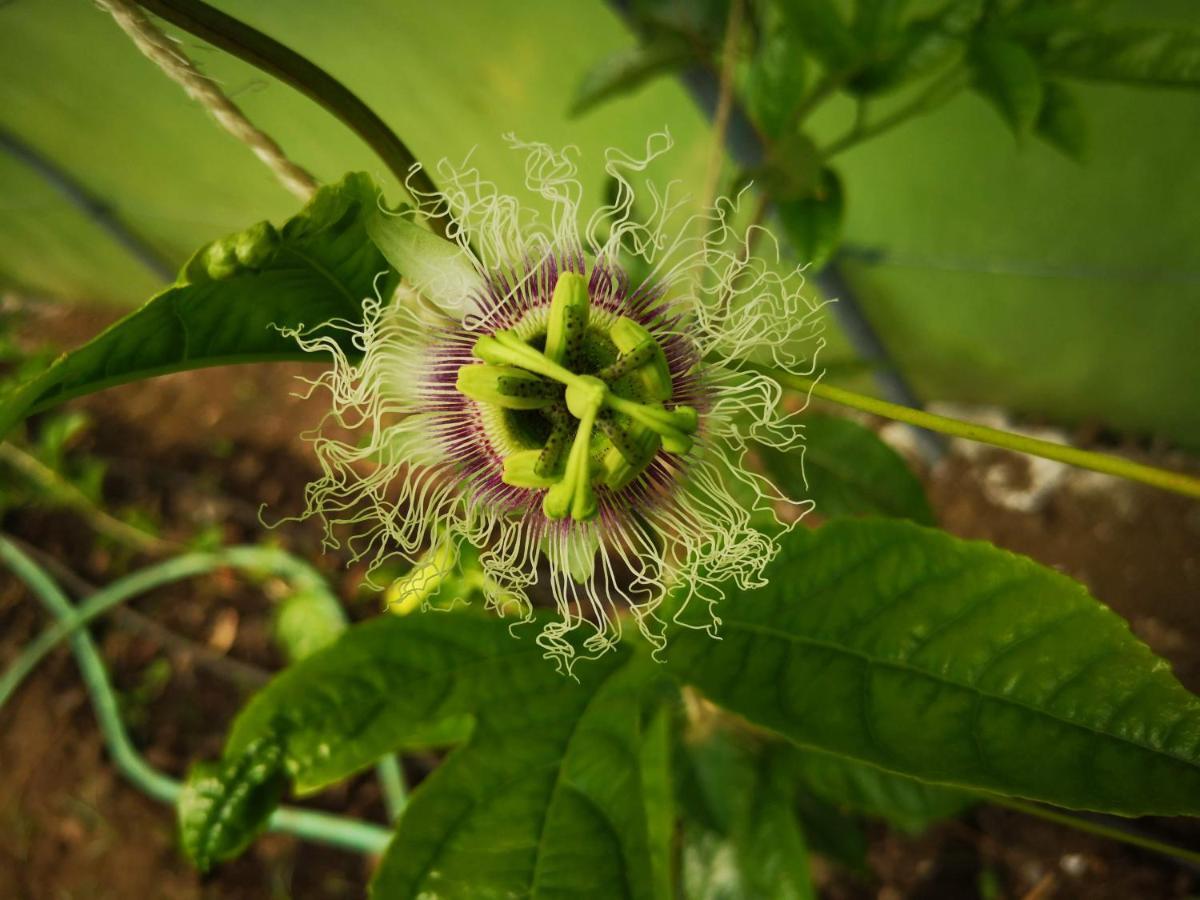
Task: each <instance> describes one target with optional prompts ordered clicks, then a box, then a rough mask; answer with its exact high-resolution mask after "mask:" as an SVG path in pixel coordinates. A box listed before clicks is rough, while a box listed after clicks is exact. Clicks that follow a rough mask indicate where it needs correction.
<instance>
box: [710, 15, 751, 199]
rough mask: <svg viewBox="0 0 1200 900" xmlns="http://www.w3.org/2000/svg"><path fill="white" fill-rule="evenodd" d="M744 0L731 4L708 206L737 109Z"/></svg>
mask: <svg viewBox="0 0 1200 900" xmlns="http://www.w3.org/2000/svg"><path fill="white" fill-rule="evenodd" d="M744 6H745V3H744V0H733V2H732V3H730V4H729V18H728V19H727V21H726V23H725V41H724V43H723V45H722V47H721V73H720V81H719V83H718V89H717V107H716V109H715V110H714V112H713V120H712V142H711V143H710V144H709V149H708V165H707V166H706V168H705V173H704V187H703V190H702V192H701V194H700V196H701V199H702V200H703V201H704V205H705V206H706V207H709V206H712V205H713V204H714V203H715V202H716V195H717V183H718V181H719V180H720V176H721V160H722V159H723V158H724V156H725V152H724V148H725V132H726V131H727V129H728V128H729V113H730V110H731V109H732V108H733V71H734V67H735V66H736V64H737V53H738V40H739V39H740V36H741V31H742V12H743V7H744Z"/></svg>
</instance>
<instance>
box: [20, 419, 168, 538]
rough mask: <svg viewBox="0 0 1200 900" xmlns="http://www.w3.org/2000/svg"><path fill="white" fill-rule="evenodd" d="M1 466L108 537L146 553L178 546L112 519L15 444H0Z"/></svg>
mask: <svg viewBox="0 0 1200 900" xmlns="http://www.w3.org/2000/svg"><path fill="white" fill-rule="evenodd" d="M0 463H4V464H5V465H7V466H9V467H10V468H12V469H15V470H16V471H17V472H19V473H20V474H22V475H24V476H25V477H26V478H28V479H29V480H30V481H32V482H34V483H35V484H37V485H39V486H40V487H41V488H42V490H44V491H45V492H46V493H47V494H48V495H49V496H50V498H51V499H52V500H54V501H56V502H58V503H61V504H62V505H63V506H66V507H68V508H70V509H73V510H75V511H76V512H77V513H79V514H80V515H81V516H83V517H84V518H85V519H87V520H88V523H89V524H90V525H91V526H92V527H93V528H95V529H96V531H98V532H100V534H102V535H104V536H105V537H107V538H110V539H112V540H114V541H117V542H118V543H121V544H124V545H126V546H127V547H130V548H132V549H134V550H137V551H140V552H143V553H158V554H161V553H165V552H166V551H168V550H171V549H173V548H174V547H175V545H174V544H173V543H172V542H171V541H165V540H163V539H161V538H157V537H155V536H154V535H152V534H148V533H147V532H145V531H142V530H141V529H140V528H134V527H133V526H132V525H129V524H128V523H126V522H122V521H121V520H120V519H117V518H114V517H113V516H110V515H109V514H108V513H106V512H105V511H104V510H102V509H100V508H98V507H97V506H96V504H94V503H93V502H92V501H91V498H89V497H88V496H87V495H86V494H85V493H84V492H83V491H81V490H79V488H77V487H76V486H75V485H73V484H71V482H69V481H67V480H66V479H65V478H63V477H62V476H61V475H60V474H59V473H58V472H55V471H54V470H53V469H51V468H50V467H49V466H47V465H46V464H45V463H43V462H42V461H41V460H40V459H38V458H37V457H35V456H33V455H32V454H29V453H26V452H25V451H24V450H22V449H21V448H20V447H18V446H17V445H16V444H11V443H7V442H5V443H0Z"/></svg>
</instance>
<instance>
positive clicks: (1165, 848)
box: [987, 794, 1200, 865]
mask: <svg viewBox="0 0 1200 900" xmlns="http://www.w3.org/2000/svg"><path fill="white" fill-rule="evenodd" d="M987 800H988V802H989V803H992V804H994V805H996V806H1003V807H1006V808H1008V809H1012V810H1015V811H1017V812H1020V813H1025V814H1026V815H1030V816H1036V817H1037V818H1039V819H1045V820H1046V821H1047V822H1054V823H1055V824H1057V825H1065V826H1067V827H1068V828H1073V829H1075V830H1076V831H1083V832H1087V833H1088V834H1094V835H1096V836H1098V837H1102V838H1108V839H1110V840H1114V841H1120V842H1121V843H1123V844H1131V845H1132V846H1134V847H1141V848H1143V849H1145V850H1152V851H1153V852H1155V853H1161V854H1162V855H1164V856H1171V857H1174V858H1176V859H1181V860H1185V861H1187V862H1190V863H1192V864H1193V865H1200V852H1197V851H1195V850H1189V849H1187V848H1186V847H1179V846H1176V845H1174V844H1168V843H1165V842H1163V841H1159V840H1156V839H1154V838H1152V837H1146V836H1145V835H1142V834H1136V833H1134V832H1131V831H1125V830H1123V829H1121V828H1115V827H1113V826H1111V825H1105V824H1103V823H1101V822H1093V821H1090V820H1088V819H1083V818H1080V817H1079V816H1072V815H1067V814H1066V813H1061V812H1058V811H1057V810H1053V809H1047V808H1046V807H1044V806H1038V805H1037V804H1035V803H1026V802H1025V801H1023V800H1014V799H1013V798H1011V797H996V796H993V795H990V794H989V795H988V796H987Z"/></svg>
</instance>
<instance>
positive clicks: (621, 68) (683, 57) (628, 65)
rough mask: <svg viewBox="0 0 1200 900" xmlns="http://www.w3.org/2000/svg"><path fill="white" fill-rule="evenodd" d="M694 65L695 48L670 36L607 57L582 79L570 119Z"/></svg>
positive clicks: (659, 37)
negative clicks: (689, 65)
mask: <svg viewBox="0 0 1200 900" xmlns="http://www.w3.org/2000/svg"><path fill="white" fill-rule="evenodd" d="M695 61H696V53H695V51H694V50H693V49H692V47H691V46H690V45H689V44H688V43H687V42H686V41H684V40H682V39H681V38H680V37H678V36H676V35H673V34H669V33H661V34H656V35H654V36H652V37H650V38H649V39H648V40H647V41H646V42H645V43H641V44H638V45H637V46H636V47H627V48H625V49H624V50H618V51H617V52H616V53H613V54H610V55H609V56H606V57H604V59H602V60H600V62H598V63H596V65H594V66H593V67H592V68H591V69H589V70H588V72H587V73H586V74H585V75H584V76H583V80H582V81H580V83H579V87H578V88H576V90H575V98H574V99H573V100H572V101H571V109H570V115H572V116H579V115H582V114H583V113H585V112H588V111H589V110H591V109H594V108H595V107H597V106H599V105H600V104H601V103H604V102H606V101H608V100H612V99H613V98H614V97H619V96H621V95H622V94H628V93H630V92H632V91H634V90H636V89H638V88H640V87H641V86H642V85H644V84H646V83H647V82H649V81H651V80H652V79H654V78H657V77H658V76H660V75H665V74H667V73H668V72H671V71H674V70H675V69H679V68H682V67H683V66H686V65H688V64H689V63H693V62H695Z"/></svg>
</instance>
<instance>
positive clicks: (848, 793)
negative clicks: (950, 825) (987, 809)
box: [792, 750, 975, 834]
mask: <svg viewBox="0 0 1200 900" xmlns="http://www.w3.org/2000/svg"><path fill="white" fill-rule="evenodd" d="M792 764H793V765H794V767H795V770H796V773H797V774H798V776H799V778H800V782H801V784H802V785H803V786H804V787H806V788H808V789H809V790H811V791H812V792H813V793H814V794H816V795H817V796H818V797H821V798H822V799H823V800H826V801H828V802H829V803H833V804H835V805H837V806H839V807H841V808H843V809H850V810H853V811H855V812H859V813H863V814H865V815H868V816H875V817H877V818H881V819H886V820H887V821H888V822H890V823H891V824H892V825H894V826H896V827H897V828H899V829H901V830H902V831H907V832H909V833H911V834H916V833H919V832H921V831H924V830H925V829H926V828H928V827H929V826H930V825H932V824H933V823H934V822H937V821H939V820H941V819H946V818H949V817H951V816H955V815H957V814H958V813H960V812H962V811H963V810H964V809H966V808H967V807H968V806H970V805H971V804H972V803H973V802H974V801H975V798H973V797H972V796H971V795H970V794H967V793H964V792H963V791H956V790H953V789H951V788H945V787H940V786H938V785H933V784H925V783H923V782H920V781H917V780H916V779H915V778H905V777H904V776H903V775H895V774H893V773H891V772H885V771H883V770H882V769H877V768H875V767H874V766H868V765H864V764H863V763H860V762H854V761H853V760H849V759H846V758H845V757H840V756H833V755H831V754H828V753H821V752H819V751H815V750H797V751H796V752H795V753H794V755H793V756H792Z"/></svg>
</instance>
